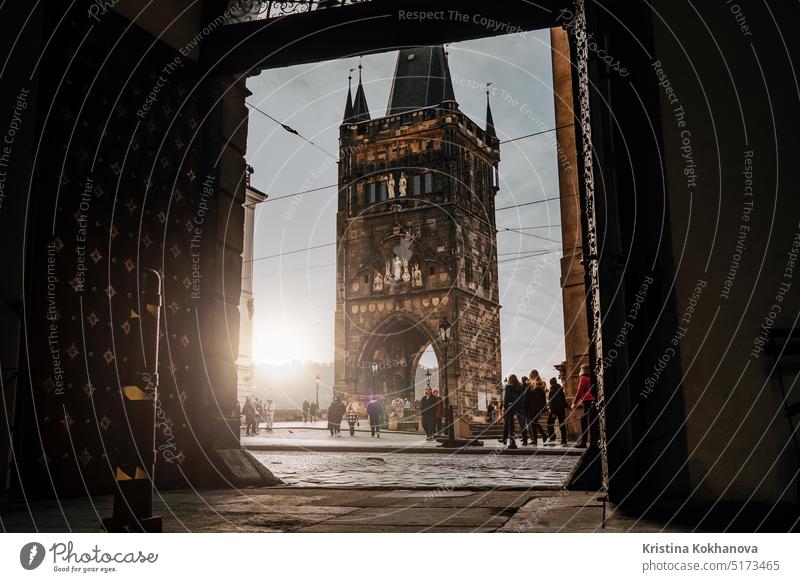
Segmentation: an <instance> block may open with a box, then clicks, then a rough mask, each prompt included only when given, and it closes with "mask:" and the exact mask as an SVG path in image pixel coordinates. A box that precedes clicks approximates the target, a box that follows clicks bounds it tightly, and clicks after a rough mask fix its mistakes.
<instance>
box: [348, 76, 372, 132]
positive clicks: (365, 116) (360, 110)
mask: <svg viewBox="0 0 800 582" xmlns="http://www.w3.org/2000/svg"><path fill="white" fill-rule="evenodd" d="M370 119H371V117H370V116H369V107H368V106H367V96H366V95H364V85H362V84H361V65H358V88H357V89H356V98H355V100H354V101H353V116H352V119H351V120H350V123H361V122H362V121H369V120H370Z"/></svg>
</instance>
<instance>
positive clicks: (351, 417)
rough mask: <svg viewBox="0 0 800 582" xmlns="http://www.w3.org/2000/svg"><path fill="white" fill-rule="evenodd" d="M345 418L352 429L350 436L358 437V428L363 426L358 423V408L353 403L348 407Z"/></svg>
mask: <svg viewBox="0 0 800 582" xmlns="http://www.w3.org/2000/svg"><path fill="white" fill-rule="evenodd" d="M345 418H346V419H347V426H349V427H350V436H356V426H361V423H359V422H358V408H357V406H356V405H355V404H353V403H352V402H351V403H350V404H348V405H347V412H346V413H345Z"/></svg>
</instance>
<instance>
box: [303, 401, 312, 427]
mask: <svg viewBox="0 0 800 582" xmlns="http://www.w3.org/2000/svg"><path fill="white" fill-rule="evenodd" d="M310 407H311V403H310V402H309V401H308V399H307V398H304V399H303V422H308V409H309V408H310Z"/></svg>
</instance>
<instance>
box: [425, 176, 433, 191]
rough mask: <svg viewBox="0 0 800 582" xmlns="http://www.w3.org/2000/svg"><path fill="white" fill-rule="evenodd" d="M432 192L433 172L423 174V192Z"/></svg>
mask: <svg viewBox="0 0 800 582" xmlns="http://www.w3.org/2000/svg"><path fill="white" fill-rule="evenodd" d="M431 192H433V174H431V173H430V172H429V173H427V174H425V194H430V193H431Z"/></svg>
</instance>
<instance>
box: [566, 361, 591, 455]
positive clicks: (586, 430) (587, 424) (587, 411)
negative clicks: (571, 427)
mask: <svg viewBox="0 0 800 582" xmlns="http://www.w3.org/2000/svg"><path fill="white" fill-rule="evenodd" d="M596 400H597V399H596V398H595V395H594V394H593V393H592V377H591V376H590V375H589V366H587V365H586V364H583V365H582V366H581V379H580V382H579V383H578V391H577V392H576V393H575V398H574V399H573V400H572V406H573V407H574V406H577V405H578V404H580V405H582V406H583V415H582V416H581V444H579V445H577V446H578V447H581V448H586V443H587V441H589V436H590V433H591V432H593V429H594V427H593V424H594V410H595V408H594V406H595V402H596Z"/></svg>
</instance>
